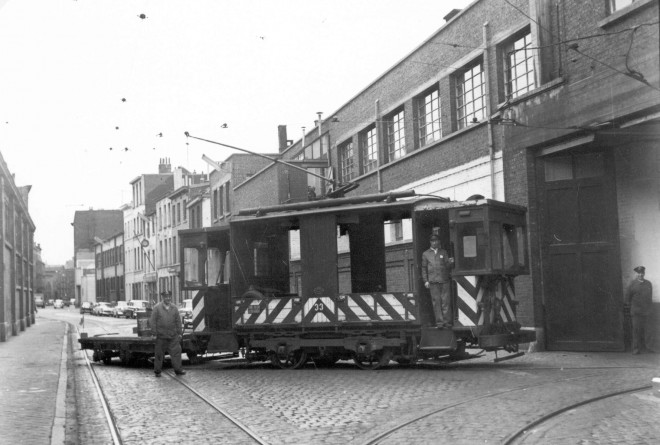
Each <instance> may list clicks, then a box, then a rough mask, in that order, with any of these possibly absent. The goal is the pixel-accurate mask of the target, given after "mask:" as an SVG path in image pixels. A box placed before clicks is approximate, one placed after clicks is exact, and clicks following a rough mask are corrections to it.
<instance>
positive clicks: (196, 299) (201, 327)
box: [193, 291, 206, 332]
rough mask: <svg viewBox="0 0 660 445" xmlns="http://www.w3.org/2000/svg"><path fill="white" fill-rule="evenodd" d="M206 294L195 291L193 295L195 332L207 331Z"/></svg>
mask: <svg viewBox="0 0 660 445" xmlns="http://www.w3.org/2000/svg"><path fill="white" fill-rule="evenodd" d="M204 314H205V310H204V292H202V291H195V293H194V294H193V331H194V332H202V331H205V330H206V323H205V321H204Z"/></svg>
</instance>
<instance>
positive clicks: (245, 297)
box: [179, 191, 535, 369]
mask: <svg viewBox="0 0 660 445" xmlns="http://www.w3.org/2000/svg"><path fill="white" fill-rule="evenodd" d="M432 234H436V235H439V236H440V238H441V244H442V246H443V248H444V249H446V250H447V251H448V252H449V255H450V256H452V257H453V258H454V267H453V270H452V292H451V299H452V304H451V308H452V312H453V326H451V327H448V328H441V329H439V328H436V323H435V320H434V318H433V317H434V315H433V313H434V312H433V308H432V302H431V297H430V294H429V291H428V290H427V289H426V287H425V286H424V283H423V282H422V278H421V258H422V252H424V250H426V249H428V247H429V239H430V236H431V235H432ZM179 238H180V249H181V252H180V255H181V256H180V258H182V262H181V286H182V290H183V291H188V292H189V294H190V295H192V299H193V320H192V330H193V332H192V335H190V336H187V337H186V338H185V339H184V350H187V351H195V352H193V355H194V354H197V353H226V352H233V353H235V354H240V355H241V356H242V357H244V358H246V359H247V360H249V361H271V362H272V363H273V364H274V365H275V366H277V367H280V368H298V367H301V366H303V365H304V364H305V363H307V362H309V361H313V362H314V363H315V364H317V365H321V364H323V365H330V364H333V363H335V362H337V361H339V360H347V359H352V360H353V361H354V362H355V363H356V365H357V366H358V367H360V368H363V369H377V368H380V367H382V366H384V365H386V364H388V363H390V361H391V360H393V361H396V362H398V363H400V364H410V363H415V362H418V361H420V360H428V359H432V360H448V361H454V360H463V359H469V358H473V357H475V356H478V353H477V354H474V353H470V352H469V351H471V350H478V351H479V352H482V351H495V352H496V354H495V355H496V360H498V361H499V360H505V359H508V358H514V357H518V356H520V355H522V354H523V352H521V351H519V345H520V344H523V343H528V342H530V341H534V340H535V333H534V330H533V329H526V328H522V327H521V325H520V324H519V323H518V321H517V319H516V305H517V301H516V297H515V292H514V289H515V288H514V278H515V277H516V276H518V275H523V274H528V273H529V265H528V260H527V250H528V249H527V234H526V210H525V208H524V207H521V206H517V205H512V204H507V203H504V202H498V201H494V200H488V199H475V200H470V201H464V202H456V201H449V200H447V199H443V198H438V197H430V196H417V195H415V194H414V192H413V191H408V192H398V193H385V194H376V195H366V196H361V197H352V198H337V199H332V200H320V201H308V202H304V203H296V204H285V205H279V206H273V207H268V208H258V209H244V210H241V211H240V212H239V213H238V215H235V216H234V217H233V218H232V220H231V222H230V223H229V224H228V225H227V226H223V227H208V228H201V229H189V230H182V231H180V232H179ZM498 352H499V353H502V355H501V356H498V355H497V353H498ZM504 353H507V355H504Z"/></svg>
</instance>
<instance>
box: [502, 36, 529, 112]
mask: <svg viewBox="0 0 660 445" xmlns="http://www.w3.org/2000/svg"><path fill="white" fill-rule="evenodd" d="M531 47H532V33H531V32H530V30H529V28H528V29H526V30H524V31H523V32H520V33H518V34H516V35H515V36H513V37H512V38H511V39H509V40H508V41H507V42H505V44H504V45H503V46H502V65H503V68H504V96H505V99H508V100H510V99H515V98H516V97H518V96H521V95H523V94H525V93H527V92H529V91H532V90H533V89H535V88H536V86H537V81H536V67H535V65H534V50H532V49H531Z"/></svg>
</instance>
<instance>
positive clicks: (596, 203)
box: [537, 150, 623, 351]
mask: <svg viewBox="0 0 660 445" xmlns="http://www.w3.org/2000/svg"><path fill="white" fill-rule="evenodd" d="M540 161H541V162H538V163H537V165H538V166H539V167H538V168H539V170H538V172H537V173H538V174H537V178H539V191H540V196H539V198H540V201H541V209H542V210H541V215H542V216H543V217H542V221H541V222H540V223H541V224H540V226H541V230H542V256H543V257H542V265H543V292H544V304H545V320H546V338H547V345H546V346H547V348H548V349H550V350H573V351H605V350H622V349H623V320H622V317H623V315H622V311H621V308H622V295H621V277H620V268H619V246H618V223H617V210H616V209H617V207H616V188H615V179H614V166H613V160H612V156H611V155H609V154H608V152H606V151H597V150H596V151H594V150H576V151H573V152H571V153H565V152H563V153H560V154H556V155H552V156H546V157H543V158H541V159H540Z"/></svg>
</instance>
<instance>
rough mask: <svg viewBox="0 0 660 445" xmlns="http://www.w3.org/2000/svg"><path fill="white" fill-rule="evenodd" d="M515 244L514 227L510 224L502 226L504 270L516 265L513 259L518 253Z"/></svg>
mask: <svg viewBox="0 0 660 445" xmlns="http://www.w3.org/2000/svg"><path fill="white" fill-rule="evenodd" d="M517 242H518V240H517V237H516V230H515V227H514V226H512V225H511V224H502V253H503V257H504V268H505V269H511V268H513V267H514V266H515V265H516V264H517V263H518V261H517V259H516V257H515V255H516V254H517V253H518V250H517V249H516V244H517Z"/></svg>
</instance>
